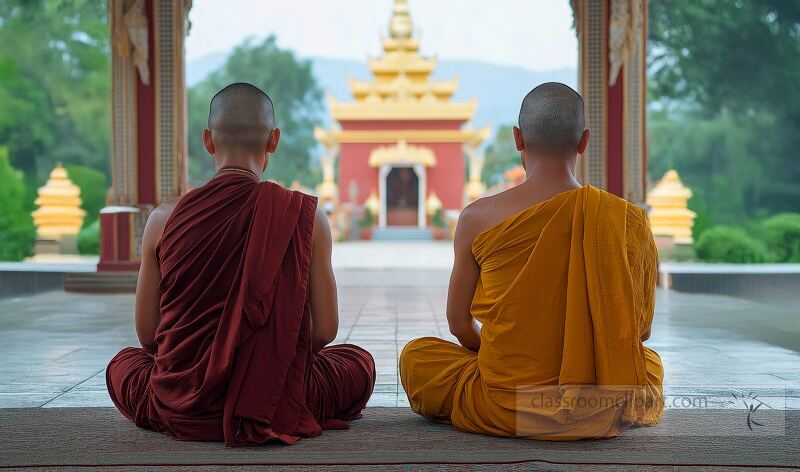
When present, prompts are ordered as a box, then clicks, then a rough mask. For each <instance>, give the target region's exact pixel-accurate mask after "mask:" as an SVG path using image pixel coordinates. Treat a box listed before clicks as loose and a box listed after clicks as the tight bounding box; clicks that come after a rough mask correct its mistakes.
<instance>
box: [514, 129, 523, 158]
mask: <svg viewBox="0 0 800 472" xmlns="http://www.w3.org/2000/svg"><path fill="white" fill-rule="evenodd" d="M513 131H514V144H516V145H517V151H519V152H522V151H524V150H525V141H523V140H522V130H521V129H519V126H515V127H514V129H513Z"/></svg>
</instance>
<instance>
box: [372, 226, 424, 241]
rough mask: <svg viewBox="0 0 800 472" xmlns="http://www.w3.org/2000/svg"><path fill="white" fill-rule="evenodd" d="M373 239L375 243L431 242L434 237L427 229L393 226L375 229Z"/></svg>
mask: <svg viewBox="0 0 800 472" xmlns="http://www.w3.org/2000/svg"><path fill="white" fill-rule="evenodd" d="M372 239H373V240H374V241H429V240H431V239H433V235H432V234H431V231H430V230H429V229H427V228H418V227H415V226H392V227H387V228H375V229H374V231H373V233H372Z"/></svg>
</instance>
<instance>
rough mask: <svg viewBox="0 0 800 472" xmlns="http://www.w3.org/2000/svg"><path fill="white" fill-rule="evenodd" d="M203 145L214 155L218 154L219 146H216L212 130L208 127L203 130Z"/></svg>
mask: <svg viewBox="0 0 800 472" xmlns="http://www.w3.org/2000/svg"><path fill="white" fill-rule="evenodd" d="M203 146H204V147H205V148H206V151H207V152H208V153H209V154H211V155H212V156H213V155H214V154H216V152H217V148H216V147H215V146H214V140H213V139H211V130H210V129H208V128H206V129H204V130H203Z"/></svg>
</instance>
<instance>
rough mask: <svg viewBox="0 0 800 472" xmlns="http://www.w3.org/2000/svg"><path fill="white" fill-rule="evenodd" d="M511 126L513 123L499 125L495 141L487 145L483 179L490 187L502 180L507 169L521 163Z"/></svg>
mask: <svg viewBox="0 0 800 472" xmlns="http://www.w3.org/2000/svg"><path fill="white" fill-rule="evenodd" d="M511 128H512V126H511V125H508V126H500V127H498V128H497V132H496V133H495V135H494V141H493V142H492V143H491V144H489V145H488V146H487V147H486V153H485V154H484V155H485V156H486V159H485V161H484V163H483V172H482V174H481V180H483V182H484V183H485V184H486V185H487V186H489V187H491V186H493V185H496V184H498V183H500V182H502V181H503V173H504V172H505V171H507V170H509V169H511V168H512V167H515V166H518V165H520V161H519V151H517V146H516V144H515V143H514V134H513V132H512V131H511Z"/></svg>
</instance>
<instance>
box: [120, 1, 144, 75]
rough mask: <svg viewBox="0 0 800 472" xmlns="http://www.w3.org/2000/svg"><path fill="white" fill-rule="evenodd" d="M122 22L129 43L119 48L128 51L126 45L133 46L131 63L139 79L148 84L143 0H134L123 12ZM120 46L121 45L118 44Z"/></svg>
mask: <svg viewBox="0 0 800 472" xmlns="http://www.w3.org/2000/svg"><path fill="white" fill-rule="evenodd" d="M123 23H124V25H125V29H126V30H127V33H128V40H129V41H130V45H129V46H127V47H123V49H120V50H121V51H125V52H127V51H129V49H128V47H130V46H132V47H133V51H132V52H133V63H134V64H135V65H136V68H137V69H138V70H139V79H140V80H141V81H142V83H143V84H145V85H150V67H149V66H148V64H147V59H148V54H149V53H148V46H149V42H150V41H149V39H148V28H147V13H146V12H145V0H136V1H135V2H134V3H133V5H132V6H131V7H130V8H129V9H127V10H126V11H125V13H124V14H123ZM120 46H121V47H122V45H120Z"/></svg>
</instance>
